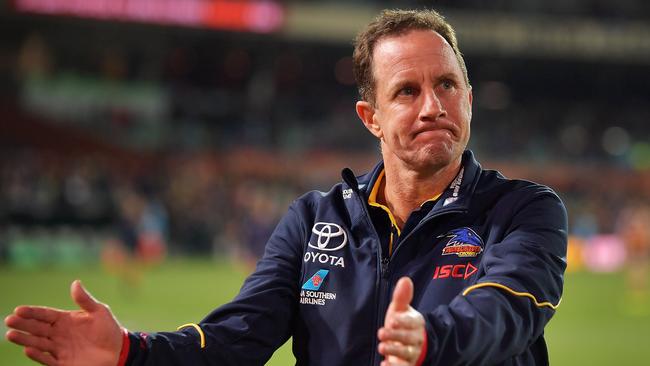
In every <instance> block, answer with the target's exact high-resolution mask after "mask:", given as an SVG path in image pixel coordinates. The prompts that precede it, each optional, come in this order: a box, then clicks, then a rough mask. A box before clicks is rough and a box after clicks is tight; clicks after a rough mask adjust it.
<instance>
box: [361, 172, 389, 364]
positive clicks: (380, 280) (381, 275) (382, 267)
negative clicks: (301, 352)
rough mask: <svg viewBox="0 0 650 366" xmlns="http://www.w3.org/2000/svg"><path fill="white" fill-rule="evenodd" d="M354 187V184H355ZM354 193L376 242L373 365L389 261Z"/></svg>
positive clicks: (366, 212)
mask: <svg viewBox="0 0 650 366" xmlns="http://www.w3.org/2000/svg"><path fill="white" fill-rule="evenodd" d="M355 187H356V185H355ZM355 193H356V196H357V199H358V200H359V202H360V203H361V209H362V210H363V214H364V215H365V219H366V220H367V221H368V223H369V224H370V227H371V229H372V233H373V234H374V238H373V239H375V242H376V243H377V282H376V283H375V290H376V295H375V304H376V306H375V315H374V318H375V327H374V333H373V334H375V335H374V336H373V339H374V341H373V342H372V343H373V347H372V353H371V354H372V356H371V358H370V366H374V365H375V362H376V358H377V345H378V343H377V336H376V330H377V329H379V328H378V326H379V309H381V304H380V303H381V302H382V300H383V298H384V297H385V296H383V293H384V292H385V291H386V285H385V282H386V279H385V276H386V274H387V273H388V272H387V270H386V269H387V268H388V264H389V262H390V259H389V258H386V259H385V260H384V259H382V258H383V255H382V248H381V243H380V240H379V234H378V233H377V229H376V228H375V225H374V224H373V223H372V219H371V218H370V213H369V212H368V208H367V207H366V204H365V202H364V201H363V195H361V193H360V192H359V190H358V189H355Z"/></svg>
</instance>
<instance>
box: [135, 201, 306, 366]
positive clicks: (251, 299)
mask: <svg viewBox="0 0 650 366" xmlns="http://www.w3.org/2000/svg"><path fill="white" fill-rule="evenodd" d="M304 236H305V234H304V230H303V229H302V225H301V221H300V217H299V215H298V213H297V211H296V208H295V204H294V205H292V207H291V208H290V209H289V212H288V213H287V214H286V215H285V216H284V217H283V218H282V220H281V221H280V223H279V224H278V226H277V227H276V229H275V231H274V232H273V234H272V235H271V238H270V239H269V241H268V242H267V244H266V249H265V253H264V256H263V258H262V259H261V260H260V261H259V262H258V264H257V268H256V269H255V272H254V273H253V274H252V275H250V276H249V277H248V278H247V279H246V281H245V282H244V285H243V286H242V288H241V290H240V292H239V294H238V295H237V296H236V297H235V299H234V300H233V301H232V302H230V303H228V304H226V305H223V306H221V307H219V308H217V309H216V310H214V311H212V312H211V313H210V314H209V315H208V316H206V317H205V319H203V320H202V321H201V322H200V323H199V324H192V325H190V326H188V327H185V328H183V329H181V330H180V331H177V332H160V333H151V334H143V333H129V342H128V343H129V353H128V357H127V362H126V364H127V365H220V366H224V365H237V366H241V365H263V364H264V363H265V362H266V361H267V360H268V359H269V358H270V357H271V356H272V355H273V352H274V351H275V350H276V349H277V348H278V347H280V346H281V345H282V344H284V342H285V341H286V340H287V339H289V337H290V334H291V324H292V320H293V318H294V316H295V313H296V310H297V306H298V302H297V298H298V291H299V289H298V287H299V286H298V281H299V278H300V270H301V263H302V262H301V259H302V258H301V257H302V251H303V249H302V246H303V243H304V242H305V241H304V240H303V238H304Z"/></svg>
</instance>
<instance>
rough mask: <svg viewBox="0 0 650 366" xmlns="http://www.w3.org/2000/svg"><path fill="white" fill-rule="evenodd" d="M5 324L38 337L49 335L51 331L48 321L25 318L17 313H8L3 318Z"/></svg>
mask: <svg viewBox="0 0 650 366" xmlns="http://www.w3.org/2000/svg"><path fill="white" fill-rule="evenodd" d="M5 324H6V325H7V326H8V327H10V328H13V329H17V330H20V331H23V332H26V333H30V334H33V335H35V336H39V337H49V336H50V333H51V332H52V326H51V325H50V323H46V322H42V321H39V320H34V319H25V318H21V317H19V316H17V315H10V316H8V317H7V318H5Z"/></svg>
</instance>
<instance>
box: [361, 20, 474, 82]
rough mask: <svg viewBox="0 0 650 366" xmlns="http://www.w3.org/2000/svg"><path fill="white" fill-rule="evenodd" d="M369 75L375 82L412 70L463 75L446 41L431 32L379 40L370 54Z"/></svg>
mask: <svg viewBox="0 0 650 366" xmlns="http://www.w3.org/2000/svg"><path fill="white" fill-rule="evenodd" d="M372 56H373V63H372V65H373V66H372V72H373V78H374V79H375V81H376V80H379V79H382V78H383V77H390V76H391V75H392V74H394V73H397V72H399V71H400V70H403V69H406V68H412V67H422V66H423V65H426V66H428V67H444V68H447V69H449V70H446V71H447V72H458V73H461V74H462V70H461V69H460V65H459V64H458V60H457V58H456V55H455V53H454V50H453V49H452V47H451V46H450V45H449V43H448V42H447V40H445V39H444V37H442V36H441V35H440V34H438V33H437V32H435V31H433V30H412V31H408V32H406V33H403V34H398V35H391V36H386V37H382V38H381V39H379V40H378V41H377V43H376V45H375V48H374V50H373V55H372Z"/></svg>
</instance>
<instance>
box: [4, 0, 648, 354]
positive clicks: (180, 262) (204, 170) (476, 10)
mask: <svg viewBox="0 0 650 366" xmlns="http://www.w3.org/2000/svg"><path fill="white" fill-rule="evenodd" d="M423 6H430V7H433V8H435V9H437V10H440V11H441V12H442V13H443V14H445V15H446V16H447V17H448V19H449V20H450V21H451V23H452V24H453V25H454V26H455V27H456V29H457V31H458V36H459V41H460V46H461V50H463V52H464V54H465V57H466V61H467V64H468V69H469V74H470V79H471V81H472V84H473V88H474V120H473V131H472V139H471V141H470V147H471V148H472V149H473V150H474V151H475V152H476V153H477V155H478V157H479V159H480V160H481V162H482V163H483V166H484V167H487V168H494V169H499V170H501V171H502V172H504V173H505V174H506V175H508V176H510V177H516V178H527V179H531V180H536V181H539V182H542V183H545V184H548V185H550V186H551V187H553V188H554V189H556V190H557V191H558V192H559V193H560V195H561V196H562V198H563V199H564V201H565V203H566V204H567V207H568V210H569V217H570V232H571V243H570V250H569V271H568V273H567V277H566V278H567V282H566V293H565V296H564V299H563V305H562V306H561V307H560V309H559V311H558V314H557V316H556V317H555V318H554V319H553V321H552V322H551V324H550V325H549V327H548V328H547V333H548V337H547V338H548V342H549V344H550V352H551V364H553V365H582V364H584V365H587V364H589V365H612V364H617V363H618V364H629V365H643V364H648V363H650V347H648V345H650V295H649V293H648V292H649V291H650V289H649V288H648V286H649V285H648V283H649V282H650V278H649V274H648V246H650V213H649V211H650V204H649V202H650V127H648V125H649V123H650V104H649V103H650V91H649V87H648V85H650V37H649V35H650V2H647V1H644V0H618V1H609V0H553V1H550V0H547V1H542V0H500V1H488V2H484V1H477V0H449V1H433V2H425V1H414V0H402V1H392V2H389V1H369V0H354V1H342V0H340V1H334V0H332V1H223V0H122V1H112V0H82V1H76V0H13V1H7V0H4V1H3V0H0V38H1V40H2V42H1V43H0V111H2V116H1V117H0V314H3V315H5V314H8V313H9V312H10V311H11V310H12V309H13V307H14V306H16V305H18V304H21V303H40V304H48V305H53V306H59V307H66V308H70V307H72V304H71V301H70V300H69V299H68V296H67V288H68V285H69V283H70V281H71V280H72V279H74V278H81V279H83V280H84V281H85V283H86V285H88V286H89V287H90V289H91V290H92V291H93V292H94V293H95V294H96V295H97V296H98V297H99V298H100V299H102V300H103V301H106V302H108V303H110V304H111V306H112V308H113V310H114V311H115V312H116V314H117V316H118V317H119V318H120V319H122V321H123V323H124V324H125V325H126V326H128V327H130V328H132V329H141V330H171V329H174V327H175V326H176V325H179V324H183V323H186V322H188V321H196V320H198V319H200V318H201V316H202V315H204V314H206V313H207V312H208V311H209V310H210V309H212V308H213V307H214V306H216V305H218V304H220V303H223V302H225V301H228V300H229V299H230V298H232V296H233V295H234V294H235V293H236V291H237V289H238V287H239V285H240V284H241V281H242V279H243V278H244V276H245V275H246V273H248V272H249V271H250V270H251V269H252V266H253V264H254V262H255V259H256V258H257V257H258V256H259V254H260V252H261V250H262V248H263V245H264V241H265V238H266V237H267V236H268V235H269V233H270V231H271V230H272V228H273V227H274V226H275V223H276V222H277V220H278V218H279V217H280V215H282V214H283V213H284V210H285V209H286V207H287V205H288V203H289V202H290V201H291V200H292V199H293V198H295V197H296V196H298V195H299V194H300V193H302V192H304V191H306V190H309V189H327V188H328V187H329V186H331V185H332V184H333V183H335V182H336V181H338V180H339V172H340V170H341V168H343V167H345V166H349V167H352V168H354V169H355V171H357V172H362V171H364V170H365V169H367V168H369V167H370V166H371V165H372V164H373V163H374V162H375V161H376V160H377V159H378V156H379V155H378V151H377V148H376V144H375V142H374V140H373V138H372V137H371V136H370V135H369V134H368V133H367V132H366V131H365V129H364V128H363V127H362V125H361V124H360V123H359V122H358V121H357V117H356V115H355V112H354V102H355V101H356V98H357V95H356V89H355V86H354V81H353V77H352V72H351V58H350V55H351V52H352V47H351V39H352V38H353V36H354V34H355V33H356V31H357V30H358V29H359V27H360V26H362V25H364V24H366V23H367V22H368V21H369V20H370V19H371V18H372V17H373V16H374V15H376V14H377V12H378V11H379V9H382V8H386V7H423ZM130 253H135V255H131V254H130ZM134 258H135V259H134ZM644 258H645V259H644ZM2 327H3V326H1V325H0V330H4V328H2ZM2 333H4V331H3V332H2ZM0 364H2V365H23V364H30V363H29V362H28V361H27V360H23V359H22V357H21V351H20V349H19V348H18V347H15V346H12V345H9V344H8V343H7V342H5V341H4V340H2V341H0ZM269 364H271V365H287V364H292V358H291V355H290V350H289V349H288V348H287V347H284V348H283V349H282V350H281V351H280V352H278V353H277V354H276V356H275V357H274V359H273V360H272V361H271V362H270V363H269Z"/></svg>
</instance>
